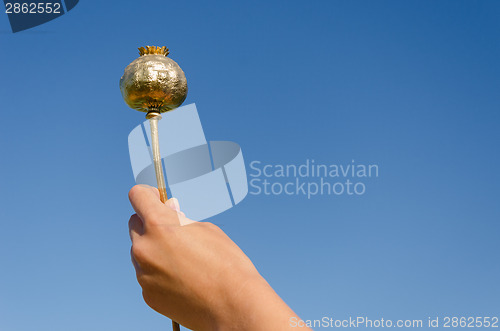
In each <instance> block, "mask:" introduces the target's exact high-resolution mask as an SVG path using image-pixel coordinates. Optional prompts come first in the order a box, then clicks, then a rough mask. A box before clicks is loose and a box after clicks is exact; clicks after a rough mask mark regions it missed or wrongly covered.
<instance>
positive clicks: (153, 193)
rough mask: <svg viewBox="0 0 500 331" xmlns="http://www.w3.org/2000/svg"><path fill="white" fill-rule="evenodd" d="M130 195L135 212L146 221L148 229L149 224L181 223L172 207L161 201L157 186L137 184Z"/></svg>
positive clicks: (145, 226) (145, 225)
mask: <svg viewBox="0 0 500 331" xmlns="http://www.w3.org/2000/svg"><path fill="white" fill-rule="evenodd" d="M128 196H129V199H130V203H131V204H132V207H133V208H134V210H135V212H136V213H137V215H138V216H139V217H140V218H141V220H142V221H143V222H144V228H145V230H146V231H147V228H148V225H149V224H165V225H167V224H172V225H178V224H179V222H178V220H177V217H176V214H175V213H173V212H172V209H170V208H168V207H167V206H165V205H164V204H163V203H162V202H161V201H160V198H159V193H158V190H157V189H156V188H154V187H151V186H145V185H136V186H134V187H132V189H131V190H130V192H129V194H128Z"/></svg>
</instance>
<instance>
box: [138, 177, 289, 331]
mask: <svg viewBox="0 0 500 331" xmlns="http://www.w3.org/2000/svg"><path fill="white" fill-rule="evenodd" d="M129 198H130V202H131V203H132V207H133V208H134V210H135V212H136V214H134V215H132V216H131V217H130V221H129V230H130V238H131V240H132V249H131V255H132V263H133V264H134V267H135V270H136V274H137V280H138V281H139V284H140V285H141V287H142V293H143V297H144V301H146V303H147V304H148V305H149V306H150V307H151V308H153V309H154V310H156V311H157V312H159V313H160V314H163V315H165V316H168V317H169V318H171V319H173V320H175V321H176V322H178V323H180V324H181V325H183V326H185V327H187V328H190V329H193V330H200V331H203V330H241V331H253V330H259V331H266V330H273V331H275V330H278V331H279V330H290V329H295V328H292V327H291V325H290V319H291V318H293V317H296V318H297V319H298V317H297V315H296V314H295V313H294V312H293V311H292V310H291V309H290V308H289V307H288V306H287V305H286V304H285V302H283V300H281V298H280V297H279V296H278V295H277V294H276V293H275V292H274V290H273V289H272V288H271V286H269V284H268V283H267V282H266V281H265V279H264V278H263V277H262V276H261V275H260V274H259V273H258V271H257V269H256V268H255V267H254V265H253V264H252V262H251V261H250V259H249V258H248V257H247V256H246V255H245V254H244V253H243V252H242V251H241V249H240V248H239V247H238V246H237V245H236V244H235V243H234V242H233V241H232V240H231V239H230V238H229V237H228V236H227V235H226V234H225V233H224V232H223V231H222V230H221V229H220V228H219V227H217V226H216V225H214V224H212V223H208V222H203V223H201V222H194V221H191V220H189V219H187V218H186V217H185V215H184V214H183V213H182V212H180V210H179V205H178V203H177V201H176V200H175V199H171V200H169V201H168V202H167V203H166V204H163V203H162V202H161V201H160V199H159V193H158V190H157V189H156V188H152V187H148V186H142V185H138V186H134V187H133V188H132V189H131V190H130V192H129ZM181 224H182V225H181Z"/></svg>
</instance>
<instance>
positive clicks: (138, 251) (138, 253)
mask: <svg viewBox="0 0 500 331" xmlns="http://www.w3.org/2000/svg"><path fill="white" fill-rule="evenodd" d="M131 253H132V256H133V257H134V259H135V260H136V261H137V262H138V263H139V264H144V263H145V262H146V260H147V253H146V251H145V250H144V248H143V247H142V246H141V245H139V244H137V243H134V244H132V248H131Z"/></svg>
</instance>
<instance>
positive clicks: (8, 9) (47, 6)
mask: <svg viewBox="0 0 500 331" xmlns="http://www.w3.org/2000/svg"><path fill="white" fill-rule="evenodd" d="M5 13H6V14H61V4H60V3H57V2H54V3H52V2H46V3H27V2H24V3H20V2H13V3H11V2H7V3H6V4H5Z"/></svg>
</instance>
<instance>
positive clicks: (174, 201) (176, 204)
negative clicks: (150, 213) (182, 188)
mask: <svg viewBox="0 0 500 331" xmlns="http://www.w3.org/2000/svg"><path fill="white" fill-rule="evenodd" d="M167 204H168V206H169V207H170V209H173V210H175V211H177V212H180V211H181V208H180V206H179V201H178V200H177V199H176V198H170V199H168V200H167Z"/></svg>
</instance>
